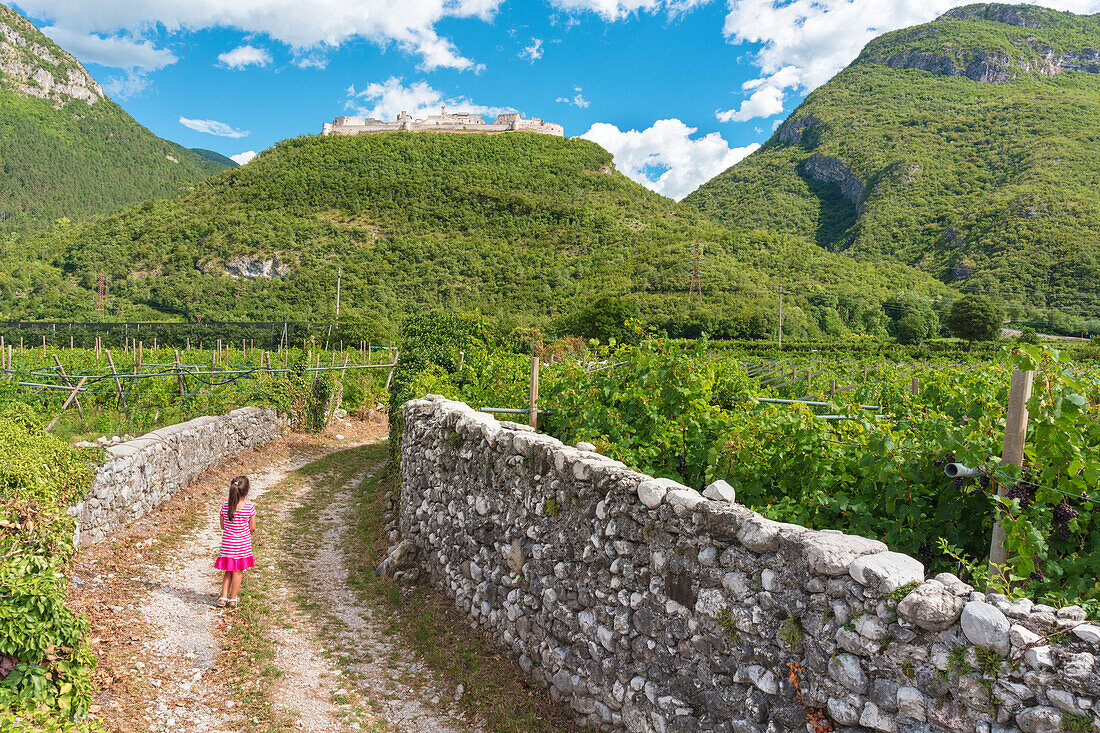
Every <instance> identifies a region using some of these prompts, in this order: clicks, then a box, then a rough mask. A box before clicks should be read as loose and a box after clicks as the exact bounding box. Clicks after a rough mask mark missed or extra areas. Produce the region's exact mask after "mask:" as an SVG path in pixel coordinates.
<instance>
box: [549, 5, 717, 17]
mask: <svg viewBox="0 0 1100 733" xmlns="http://www.w3.org/2000/svg"><path fill="white" fill-rule="evenodd" d="M551 2H552V3H553V4H554V6H556V7H557V8H558V9H559V10H564V11H565V12H569V13H578V12H588V13H595V14H596V15H598V16H600V17H601V18H603V19H604V20H607V21H616V20H623V19H625V18H628V17H630V16H631V15H634V14H636V13H641V12H645V13H659V12H661V11H666V12H667V13H668V14H669V15H670V16H673V17H675V16H678V15H683V14H684V13H688V12H690V11H692V10H694V9H695V8H697V7H699V6H700V5H706V4H707V3H709V2H710V0H551Z"/></svg>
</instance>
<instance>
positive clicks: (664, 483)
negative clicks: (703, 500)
mask: <svg viewBox="0 0 1100 733" xmlns="http://www.w3.org/2000/svg"><path fill="white" fill-rule="evenodd" d="M674 489H683V490H688V489H687V487H686V486H684V485H683V484H681V483H679V482H677V481H673V480H672V479H669V478H651V479H646V480H645V481H643V482H641V483H640V484H638V489H637V490H638V498H639V499H641V501H642V503H643V504H645V505H646V506H647V507H649V508H650V509H656V508H657V507H659V506H660V505H661V502H662V501H664V500H665V496H666V495H667V494H668V492H669V491H672V490H674Z"/></svg>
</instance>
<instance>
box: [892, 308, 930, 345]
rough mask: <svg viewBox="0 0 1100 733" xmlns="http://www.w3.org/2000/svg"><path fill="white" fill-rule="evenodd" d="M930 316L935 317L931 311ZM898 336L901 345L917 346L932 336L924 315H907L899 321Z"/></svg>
mask: <svg viewBox="0 0 1100 733" xmlns="http://www.w3.org/2000/svg"><path fill="white" fill-rule="evenodd" d="M928 314H929V315H932V316H933V317H935V314H933V313H932V312H931V311H928ZM897 335H898V343H899V344H909V345H916V344H919V343H920V342H922V341H924V340H925V339H926V338H928V337H929V336H931V335H932V332H931V329H930V324H929V321H928V320H927V319H926V318H924V314H922V313H907V314H905V315H904V316H902V318H901V320H900V321H898V325H897Z"/></svg>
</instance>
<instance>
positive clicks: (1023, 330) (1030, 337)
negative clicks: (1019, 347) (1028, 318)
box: [1016, 326, 1039, 346]
mask: <svg viewBox="0 0 1100 733" xmlns="http://www.w3.org/2000/svg"><path fill="white" fill-rule="evenodd" d="M1016 339H1017V340H1018V341H1019V342H1020V343H1021V344H1032V345H1034V346H1037V345H1038V344H1039V334H1038V333H1036V332H1035V329H1034V328H1032V327H1031V326H1021V327H1020V335H1019V336H1017V337H1016Z"/></svg>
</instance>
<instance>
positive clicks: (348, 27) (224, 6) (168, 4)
mask: <svg viewBox="0 0 1100 733" xmlns="http://www.w3.org/2000/svg"><path fill="white" fill-rule="evenodd" d="M501 2H503V0H371V1H370V2H361V1H359V2H348V0H311V1H310V2H302V1H301V0H234V1H233V2H225V0H148V1H146V2H134V0H95V2H90V1H89V0H20V2H19V7H20V9H21V10H23V11H25V12H27V13H29V14H31V15H33V16H36V17H40V18H47V19H49V20H50V21H52V22H53V24H54V26H56V27H57V28H63V29H65V32H68V33H72V34H83V35H87V34H90V33H94V34H109V35H116V34H120V33H121V34H122V35H123V37H127V36H134V35H139V34H142V33H146V32H148V31H149V29H151V28H157V27H159V28H163V29H164V30H166V31H167V32H169V33H175V32H179V31H199V30H205V29H213V28H229V29H234V30H238V31H243V32H245V33H257V34H266V35H267V36H269V37H270V38H272V39H274V40H276V41H279V42H281V43H285V44H286V45H288V46H289V47H290V48H291V49H292V50H293V51H302V50H311V49H321V48H335V47H337V46H340V45H341V44H343V43H345V42H347V41H350V40H352V39H365V40H368V41H370V42H373V43H376V44H378V45H381V46H386V45H388V44H395V45H396V46H397V47H399V48H400V49H402V50H403V51H406V52H408V53H412V54H415V55H418V56H420V57H421V64H420V65H421V67H422V68H424V69H426V70H430V69H435V68H440V67H446V68H454V69H470V70H476V68H477V64H475V63H474V62H473V61H471V60H470V59H468V58H466V57H465V56H463V55H462V54H461V53H460V52H459V50H458V48H457V47H456V46H455V44H454V43H453V42H452V41H450V40H449V39H446V38H443V37H441V36H440V35H439V34H438V33H437V31H436V25H437V24H439V23H440V22H442V21H445V20H449V19H454V18H477V19H480V20H483V21H489V20H492V18H493V15H494V14H495V12H496V10H497V7H498V6H499V5H500V4H501Z"/></svg>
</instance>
